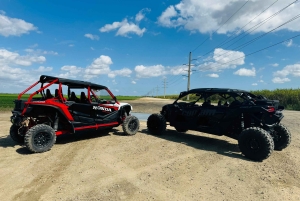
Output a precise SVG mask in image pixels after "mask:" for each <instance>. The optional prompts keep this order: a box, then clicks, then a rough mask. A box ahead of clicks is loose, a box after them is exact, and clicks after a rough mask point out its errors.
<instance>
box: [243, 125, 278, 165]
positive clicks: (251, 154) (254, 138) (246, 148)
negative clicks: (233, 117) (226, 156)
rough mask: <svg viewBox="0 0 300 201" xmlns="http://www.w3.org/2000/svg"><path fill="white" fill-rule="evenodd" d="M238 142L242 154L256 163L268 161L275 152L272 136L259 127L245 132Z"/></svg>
mask: <svg viewBox="0 0 300 201" xmlns="http://www.w3.org/2000/svg"><path fill="white" fill-rule="evenodd" d="M238 142H239V148H240V150H241V152H242V154H243V155H245V156H246V157H247V158H249V159H252V160H255V161H262V160H264V159H267V158H268V157H269V156H270V155H271V154H272V152H273V150H274V141H273V139H272V137H271V135H270V134H269V133H268V132H267V131H265V130H263V129H261V128H257V127H251V128H247V129H245V130H243V131H242V133H241V134H240V136H239V139H238Z"/></svg>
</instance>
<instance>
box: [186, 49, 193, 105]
mask: <svg viewBox="0 0 300 201" xmlns="http://www.w3.org/2000/svg"><path fill="white" fill-rule="evenodd" d="M191 61H192V52H190V55H189V69H188V83H187V90H188V91H189V90H190V80H191ZM187 100H190V96H189V95H187Z"/></svg>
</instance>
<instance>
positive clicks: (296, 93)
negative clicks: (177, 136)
mask: <svg viewBox="0 0 300 201" xmlns="http://www.w3.org/2000/svg"><path fill="white" fill-rule="evenodd" d="M251 93H253V94H257V95H258V94H260V95H263V96H265V97H268V98H269V99H274V100H279V101H280V104H281V105H283V106H284V107H285V108H286V109H288V110H298V111H300V89H276V90H257V91H251ZM17 97H18V94H4V93H2V94H1V93H0V110H11V109H12V108H13V107H14V103H13V101H14V100H15V99H17ZM28 97H29V94H24V95H23V96H22V99H28ZM35 97H37V96H35ZM177 97H178V95H167V96H166V98H167V99H176V98H177ZM138 98H140V96H117V99H118V100H119V101H124V100H136V99H138ZM159 98H163V96H159ZM193 98H195V97H191V99H192V100H193ZM215 101H216V102H217V101H218V100H215Z"/></svg>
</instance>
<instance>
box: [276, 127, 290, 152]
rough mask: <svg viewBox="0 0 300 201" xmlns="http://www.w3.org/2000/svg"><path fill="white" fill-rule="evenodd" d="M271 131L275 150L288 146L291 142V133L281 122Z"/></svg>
mask: <svg viewBox="0 0 300 201" xmlns="http://www.w3.org/2000/svg"><path fill="white" fill-rule="evenodd" d="M273 130H274V131H273V132H272V133H271V135H272V137H273V140H274V146H275V148H274V149H275V150H278V151H281V150H282V149H284V148H286V147H287V146H289V144H290V143H291V133H290V131H289V130H288V129H287V128H286V127H285V126H284V125H282V124H277V125H276V126H274V128H273Z"/></svg>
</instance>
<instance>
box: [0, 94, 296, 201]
mask: <svg viewBox="0 0 300 201" xmlns="http://www.w3.org/2000/svg"><path fill="white" fill-rule="evenodd" d="M143 101H144V104H140V102H141V101H130V102H131V103H132V104H133V108H134V109H136V110H135V112H140V111H144V112H145V111H146V112H158V111H159V109H160V108H161V105H162V104H165V103H167V102H168V101H165V102H163V103H162V102H161V103H159V102H153V101H151V100H149V99H145V100H143ZM150 102H152V106H151V104H150ZM139 108H140V109H139ZM143 108H146V109H144V110H143ZM284 114H285V118H284V119H283V124H285V125H286V126H287V127H288V128H289V129H290V131H291V133H292V143H291V145H290V146H289V147H288V148H287V149H285V150H283V151H276V152H273V154H272V155H271V157H270V158H268V159H267V160H265V161H263V162H253V161H249V160H247V159H246V158H244V157H243V156H242V155H241V153H240V152H239V149H238V147H237V142H236V141H235V140H232V139H230V138H227V137H224V136H221V137H218V136H213V135H207V134H203V133H197V132H193V131H188V132H187V133H186V134H180V133H177V132H176V131H174V130H173V129H172V128H169V127H168V131H167V132H166V134H164V135H162V136H160V137H156V136H152V135H150V134H148V133H147V130H146V122H141V127H140V132H138V133H137V134H136V135H135V136H124V135H122V132H121V128H117V129H114V130H113V131H110V132H107V133H104V132H90V133H87V134H86V133H81V134H79V135H68V136H62V137H59V138H58V139H57V143H56V144H55V145H54V146H53V148H52V149H51V150H50V151H49V152H45V153H42V154H30V153H29V152H28V151H27V149H26V148H24V147H22V146H19V145H15V143H14V142H13V141H12V140H11V139H10V137H9V136H8V133H9V127H10V125H11V123H10V122H9V116H10V113H9V112H2V113H0V160H1V162H0V178H1V182H0V200H26V201H27V200H47V201H48V200H72V201H73V200H104V201H107V200H142V201H144V200H172V201H173V200H180V201H183V200H230V201H231V200H272V201H273V200H274V201H276V200H278V201H283V200H300V170H299V169H300V168H299V167H300V137H299V133H300V132H299V124H300V112H295V111H285V112H284Z"/></svg>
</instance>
